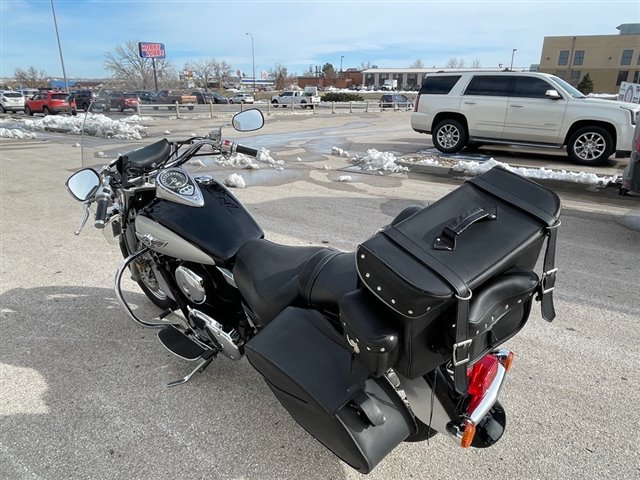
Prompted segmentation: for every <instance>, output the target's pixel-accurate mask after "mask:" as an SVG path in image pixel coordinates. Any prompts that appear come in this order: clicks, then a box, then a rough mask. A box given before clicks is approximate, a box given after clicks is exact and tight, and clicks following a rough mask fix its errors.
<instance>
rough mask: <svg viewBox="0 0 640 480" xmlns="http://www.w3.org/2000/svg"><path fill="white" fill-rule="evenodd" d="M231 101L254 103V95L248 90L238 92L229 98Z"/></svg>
mask: <svg viewBox="0 0 640 480" xmlns="http://www.w3.org/2000/svg"><path fill="white" fill-rule="evenodd" d="M229 103H253V95H252V94H251V93H246V92H238V93H236V94H234V95H233V97H230V98H229Z"/></svg>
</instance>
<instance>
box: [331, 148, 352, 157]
mask: <svg viewBox="0 0 640 480" xmlns="http://www.w3.org/2000/svg"><path fill="white" fill-rule="evenodd" d="M331 155H337V156H339V157H349V152H347V151H346V150H343V149H341V148H338V147H333V148H331Z"/></svg>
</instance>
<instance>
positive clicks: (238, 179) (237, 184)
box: [224, 173, 246, 188]
mask: <svg viewBox="0 0 640 480" xmlns="http://www.w3.org/2000/svg"><path fill="white" fill-rule="evenodd" d="M224 184H225V185H226V186H227V187H233V188H244V187H246V184H245V183H244V178H242V176H241V175H238V174H237V173H233V174H231V175H229V176H228V177H227V178H225V179H224Z"/></svg>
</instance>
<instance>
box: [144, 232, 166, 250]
mask: <svg viewBox="0 0 640 480" xmlns="http://www.w3.org/2000/svg"><path fill="white" fill-rule="evenodd" d="M136 237H138V240H140V241H141V242H142V243H143V244H144V245H145V246H147V247H149V248H162V247H165V246H166V245H167V243H169V242H167V241H166V240H161V239H159V238H156V237H154V236H153V235H151V234H150V233H144V234H143V233H138V232H136Z"/></svg>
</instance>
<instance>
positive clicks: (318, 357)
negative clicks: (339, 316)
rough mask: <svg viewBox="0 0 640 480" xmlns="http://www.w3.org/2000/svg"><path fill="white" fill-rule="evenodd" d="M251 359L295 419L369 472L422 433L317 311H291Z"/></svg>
mask: <svg viewBox="0 0 640 480" xmlns="http://www.w3.org/2000/svg"><path fill="white" fill-rule="evenodd" d="M245 352H246V355H247V358H248V359H249V362H250V363H251V365H252V366H253V367H254V368H255V369H256V370H258V372H260V373H261V374H262V376H263V377H264V379H265V380H266V382H267V385H268V386H269V388H270V389H271V390H272V391H273V393H274V394H275V396H276V397H277V398H278V400H279V401H280V403H281V404H282V406H283V407H284V408H285V409H286V410H287V411H288V412H289V414H290V415H291V416H292V417H293V418H294V420H295V421H296V422H298V424H300V425H301V426H302V427H303V428H304V429H305V430H307V432H309V433H310V434H311V435H313V436H314V437H315V438H316V439H317V440H318V441H320V442H321V443H322V444H324V445H325V446H326V447H327V448H329V449H330V450H331V451H332V452H333V453H334V454H336V455H337V456H338V457H340V458H341V459H342V460H343V461H345V462H346V463H348V464H349V465H351V466H352V467H353V468H355V469H357V470H358V471H360V472H361V473H368V472H370V471H371V470H372V469H373V468H374V467H375V466H376V464H378V463H379V462H380V461H381V460H382V459H383V458H384V457H385V456H386V455H387V454H388V453H389V452H391V450H393V449H394V448H395V447H396V446H397V445H399V444H400V443H401V442H402V441H403V440H405V439H406V438H407V437H408V436H409V435H411V434H412V433H414V432H415V428H416V426H415V423H414V420H413V416H412V415H411V413H410V412H409V410H408V408H407V407H406V405H405V404H404V402H403V400H402V399H401V397H400V396H399V395H398V394H397V392H396V391H395V389H394V387H393V386H392V385H391V384H390V383H389V381H388V380H387V379H386V378H384V377H381V378H372V377H371V376H370V375H369V373H368V372H367V371H366V370H365V368H364V367H363V366H362V365H360V364H359V363H358V362H354V361H353V358H352V356H351V350H350V349H349V347H348V345H347V344H346V342H345V340H344V339H343V337H342V335H340V334H339V333H338V332H336V331H335V329H333V327H332V326H331V325H330V324H329V323H328V321H327V320H326V319H325V318H324V317H323V316H322V315H321V314H320V313H319V312H317V311H315V310H307V309H301V308H295V307H288V308H286V309H285V310H284V311H283V312H281V313H280V314H279V315H278V316H277V317H276V318H275V319H274V320H272V321H271V322H270V323H269V324H268V325H267V326H266V327H265V328H264V329H263V330H262V331H261V332H260V333H259V334H258V335H256V336H255V337H254V338H252V339H251V340H250V341H249V342H248V343H247V345H246V348H245Z"/></svg>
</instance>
